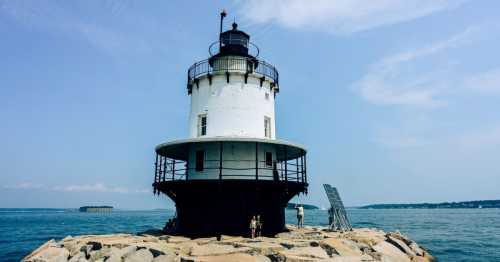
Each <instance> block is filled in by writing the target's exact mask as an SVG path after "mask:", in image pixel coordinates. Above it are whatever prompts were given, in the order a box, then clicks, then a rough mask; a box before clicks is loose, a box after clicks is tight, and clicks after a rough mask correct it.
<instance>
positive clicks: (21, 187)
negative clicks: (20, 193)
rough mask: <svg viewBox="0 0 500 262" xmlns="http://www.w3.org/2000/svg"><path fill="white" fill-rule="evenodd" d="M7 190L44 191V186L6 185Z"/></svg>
mask: <svg viewBox="0 0 500 262" xmlns="http://www.w3.org/2000/svg"><path fill="white" fill-rule="evenodd" d="M3 188H5V189H43V188H44V185H41V184H33V183H27V182H24V183H19V184H15V185H5V186H3Z"/></svg>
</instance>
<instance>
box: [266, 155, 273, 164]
mask: <svg viewBox="0 0 500 262" xmlns="http://www.w3.org/2000/svg"><path fill="white" fill-rule="evenodd" d="M266 166H267V167H271V166H273V154H272V153H271V152H266Z"/></svg>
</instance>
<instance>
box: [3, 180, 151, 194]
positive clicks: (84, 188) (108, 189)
mask: <svg viewBox="0 0 500 262" xmlns="http://www.w3.org/2000/svg"><path fill="white" fill-rule="evenodd" d="M3 188H4V189H14V190H31V189H36V190H46V191H56V192H96V193H120V194H133V193H150V192H151V191H150V190H147V189H131V188H127V187H119V186H107V185H105V184H102V183H95V184H81V185H65V186H47V185H43V184H33V183H27V182H23V183H19V184H15V185H6V186H4V187H3Z"/></svg>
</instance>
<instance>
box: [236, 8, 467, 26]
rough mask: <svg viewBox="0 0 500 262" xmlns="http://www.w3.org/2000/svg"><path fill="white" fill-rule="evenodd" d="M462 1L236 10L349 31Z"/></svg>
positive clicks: (261, 19) (260, 19)
mask: <svg viewBox="0 0 500 262" xmlns="http://www.w3.org/2000/svg"><path fill="white" fill-rule="evenodd" d="M463 2H464V1H463V0H373V1H366V0H315V1H308V0H250V1H244V2H242V4H241V5H240V9H239V13H241V15H242V16H243V17H244V18H245V19H246V20H249V21H250V22H253V23H259V24H262V23H271V22H277V23H278V24H280V25H282V26H285V27H289V28H294V29H313V30H318V31H326V32H329V33H335V34H349V33H354V32H359V31H364V30H368V29H372V28H376V27H381V26H385V25H391V24H397V23H401V22H405V21H410V20H413V19H416V18H419V17H423V16H427V15H430V14H433V13H435V12H439V11H442V10H446V9H450V8H454V7H456V6H459V5H460V4H461V3H463Z"/></svg>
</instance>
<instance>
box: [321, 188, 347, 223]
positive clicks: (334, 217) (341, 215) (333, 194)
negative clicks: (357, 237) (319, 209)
mask: <svg viewBox="0 0 500 262" xmlns="http://www.w3.org/2000/svg"><path fill="white" fill-rule="evenodd" d="M323 187H324V188H325V192H326V196H327V197H328V201H330V206H331V207H330V209H328V215H329V218H328V220H329V224H330V229H331V230H335V231H350V230H352V226H351V223H349V219H348V218H347V213H346V211H345V208H344V204H343V203H342V200H341V199H340V196H339V193H338V192H337V188H335V187H332V186H331V185H329V184H324V185H323Z"/></svg>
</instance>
